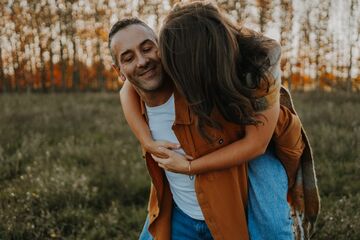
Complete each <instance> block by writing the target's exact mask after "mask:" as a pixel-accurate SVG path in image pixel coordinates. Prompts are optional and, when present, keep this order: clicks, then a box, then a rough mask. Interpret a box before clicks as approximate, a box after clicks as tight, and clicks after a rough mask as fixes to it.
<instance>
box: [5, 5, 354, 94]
mask: <svg viewBox="0 0 360 240" xmlns="http://www.w3.org/2000/svg"><path fill="white" fill-rule="evenodd" d="M176 2H179V1H176V0H174V1H171V0H167V1H160V0H137V1H124V0H101V1H98V0H0V33H1V35H0V36H1V37H0V92H2V93H5V92H68V91H116V90H117V89H119V87H120V85H121V83H119V81H118V79H117V76H116V75H115V72H114V71H112V69H111V64H112V59H111V56H110V53H109V50H108V43H107V41H108V39H107V35H108V31H109V30H110V27H111V25H112V24H113V23H115V22H116V21H117V20H118V19H121V18H123V17H130V16H135V17H139V18H141V19H143V20H144V21H145V22H147V23H148V24H149V25H150V26H151V27H153V28H154V29H155V30H158V29H159V28H160V26H161V22H162V19H163V17H164V16H165V15H166V14H167V12H168V11H169V10H170V9H171V7H172V6H173V5H174V4H175V3H176ZM216 2H217V3H218V5H219V6H220V7H221V8H222V9H223V10H224V11H225V12H226V13H227V14H229V15H230V17H231V18H232V19H233V20H234V21H236V22H238V23H240V24H243V25H245V26H248V27H251V28H253V29H255V30H258V31H260V32H262V33H264V34H266V35H269V36H271V37H273V38H275V39H277V40H279V42H280V43H281V45H282V62H281V64H282V69H283V81H284V84H286V85H287V86H288V87H289V88H291V89H298V90H307V89H318V88H320V89H324V90H334V89H342V90H347V91H349V92H350V91H359V90H360V72H359V67H360V47H359V46H360V38H359V32H360V14H359V13H360V1H359V0H344V1H341V0H293V1H292V0H273V1H271V0H238V1H235V0H228V1H224V0H221V1H216Z"/></svg>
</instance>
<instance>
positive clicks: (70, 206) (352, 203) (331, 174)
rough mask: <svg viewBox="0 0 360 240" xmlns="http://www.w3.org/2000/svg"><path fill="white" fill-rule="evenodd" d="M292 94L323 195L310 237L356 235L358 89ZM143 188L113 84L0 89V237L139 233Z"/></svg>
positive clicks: (359, 225)
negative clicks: (108, 88)
mask: <svg viewBox="0 0 360 240" xmlns="http://www.w3.org/2000/svg"><path fill="white" fill-rule="evenodd" d="M294 98H295V105H296V107H297V110H298V112H299V115H300V116H301V119H302V121H303V124H304V126H305V128H306V130H307V132H308V135H309V137H310V140H311V143H312V146H313V150H314V155H315V158H316V159H315V161H316V170H317V176H318V182H319V187H320V193H321V197H322V210H321V216H320V219H319V222H318V232H317V234H316V236H315V238H314V239H347V240H352V239H354V240H355V239H360V211H359V209H360V95H359V94H357V95H355V94H353V95H346V94H343V93H336V94H334V93H332V94H328V93H321V92H314V93H306V94H304V93H303V94H300V93H298V94H295V95H294ZM148 188H149V177H148V175H147V173H146V168H145V165H144V163H143V160H142V158H141V157H140V149H139V147H138V143H137V141H136V140H135V138H134V137H133V136H132V134H131V132H130V130H129V129H128V127H127V125H126V123H125V120H124V117H123V116H122V113H121V108H120V104H119V100H118V95H117V94H105V93H92V94H90V93H86V94H58V95H51V94H49V95H41V94H39V95H26V94H23V95H17V94H13V95H0V239H137V236H138V233H139V231H140V230H141V228H142V225H143V223H144V220H145V216H146V204H147V198H148Z"/></svg>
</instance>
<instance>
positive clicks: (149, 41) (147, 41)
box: [140, 38, 153, 46]
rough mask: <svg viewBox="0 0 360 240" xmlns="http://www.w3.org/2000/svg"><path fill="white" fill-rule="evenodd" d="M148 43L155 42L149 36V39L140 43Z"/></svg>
mask: <svg viewBox="0 0 360 240" xmlns="http://www.w3.org/2000/svg"><path fill="white" fill-rule="evenodd" d="M146 43H153V41H152V40H150V39H149V38H148V39H145V40H144V41H142V42H141V43H140V46H142V45H144V44H146Z"/></svg>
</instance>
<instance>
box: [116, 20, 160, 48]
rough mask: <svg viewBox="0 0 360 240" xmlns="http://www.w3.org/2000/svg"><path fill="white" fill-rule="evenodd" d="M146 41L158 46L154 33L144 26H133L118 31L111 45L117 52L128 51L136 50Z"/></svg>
mask: <svg viewBox="0 0 360 240" xmlns="http://www.w3.org/2000/svg"><path fill="white" fill-rule="evenodd" d="M145 40H150V41H152V42H154V43H155V44H157V41H156V36H155V34H154V32H152V31H151V30H150V29H149V28H147V27H145V26H143V25H142V24H132V25H130V26H127V27H126V28H124V29H121V30H120V31H118V32H117V33H116V34H115V35H114V37H113V39H112V41H111V42H112V44H111V45H112V47H113V48H114V49H115V50H116V51H126V50H130V49H132V48H136V47H137V46H139V45H140V44H141V43H142V42H144V41H145Z"/></svg>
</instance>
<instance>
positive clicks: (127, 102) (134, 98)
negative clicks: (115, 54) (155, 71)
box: [120, 81, 152, 146]
mask: <svg viewBox="0 0 360 240" xmlns="http://www.w3.org/2000/svg"><path fill="white" fill-rule="evenodd" d="M120 101H121V106H122V109H123V112H124V116H125V119H126V121H127V123H128V124H129V126H130V129H131V130H132V132H133V133H134V135H135V136H136V138H137V139H138V140H139V141H140V143H141V144H142V145H143V146H144V145H146V144H147V143H149V142H151V141H152V137H151V133H150V130H149V127H148V125H147V124H146V122H145V119H144V117H143V115H142V113H141V105H140V104H141V102H140V97H139V95H138V93H137V92H136V90H135V89H134V87H133V86H132V85H131V83H130V82H129V81H125V82H124V85H123V87H122V88H121V90H120Z"/></svg>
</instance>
